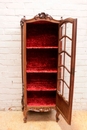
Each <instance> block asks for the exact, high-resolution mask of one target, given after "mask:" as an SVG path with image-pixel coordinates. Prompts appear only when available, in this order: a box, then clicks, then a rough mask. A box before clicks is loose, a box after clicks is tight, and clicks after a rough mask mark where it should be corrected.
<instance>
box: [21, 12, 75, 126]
mask: <svg viewBox="0 0 87 130" xmlns="http://www.w3.org/2000/svg"><path fill="white" fill-rule="evenodd" d="M20 23H21V43H22V84H23V96H22V105H23V108H22V109H23V114H24V122H26V121H27V112H28V111H29V110H36V111H40V112H41V111H43V112H45V111H48V110H50V109H55V110H56V121H58V116H59V114H61V115H62V116H63V117H64V118H65V120H66V121H67V122H68V124H71V115H72V101H73V88H74V72H75V54H76V26H77V19H73V18H67V19H61V20H55V19H53V18H52V17H51V16H50V15H48V14H45V13H40V14H38V15H36V16H35V17H34V18H32V19H26V18H25V17H24V18H23V19H21V22H20Z"/></svg>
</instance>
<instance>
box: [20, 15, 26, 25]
mask: <svg viewBox="0 0 87 130" xmlns="http://www.w3.org/2000/svg"><path fill="white" fill-rule="evenodd" d="M24 21H25V16H24V17H23V18H22V19H21V21H20V25H21V26H23V25H24Z"/></svg>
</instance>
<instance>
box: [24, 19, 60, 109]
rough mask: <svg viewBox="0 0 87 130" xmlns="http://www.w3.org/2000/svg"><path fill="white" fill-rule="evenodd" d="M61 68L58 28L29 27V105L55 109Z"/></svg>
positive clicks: (46, 25)
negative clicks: (59, 62)
mask: <svg viewBox="0 0 87 130" xmlns="http://www.w3.org/2000/svg"><path fill="white" fill-rule="evenodd" d="M57 64H58V24H56V23H51V22H47V21H43V22H42V21H41V22H32V23H28V24H27V25H26V77H27V79H26V80H27V81H26V82H27V105H28V106H32V107H33V106H55V104H56V88H57V71H58V69H57Z"/></svg>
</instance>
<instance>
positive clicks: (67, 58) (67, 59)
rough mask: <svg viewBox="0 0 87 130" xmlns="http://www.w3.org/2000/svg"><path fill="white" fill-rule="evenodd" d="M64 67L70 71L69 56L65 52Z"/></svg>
mask: <svg viewBox="0 0 87 130" xmlns="http://www.w3.org/2000/svg"><path fill="white" fill-rule="evenodd" d="M65 67H66V68H67V69H68V70H69V71H70V69H71V57H69V56H68V55H67V54H65Z"/></svg>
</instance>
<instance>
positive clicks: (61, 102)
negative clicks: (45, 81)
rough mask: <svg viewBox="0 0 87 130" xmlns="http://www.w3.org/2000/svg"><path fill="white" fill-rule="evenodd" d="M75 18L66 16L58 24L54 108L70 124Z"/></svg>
mask: <svg viewBox="0 0 87 130" xmlns="http://www.w3.org/2000/svg"><path fill="white" fill-rule="evenodd" d="M76 25H77V20H76V19H72V18H68V19H65V20H62V21H61V22H60V24H59V38H58V48H59V49H58V76H57V95H56V109H57V110H58V111H59V112H60V113H61V114H62V115H63V117H64V118H65V120H66V121H67V122H68V124H71V114H72V100H73V88H74V72H75V52H76Z"/></svg>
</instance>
